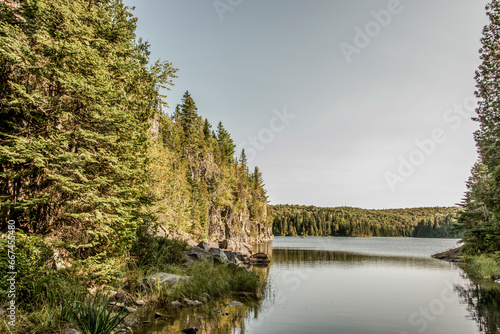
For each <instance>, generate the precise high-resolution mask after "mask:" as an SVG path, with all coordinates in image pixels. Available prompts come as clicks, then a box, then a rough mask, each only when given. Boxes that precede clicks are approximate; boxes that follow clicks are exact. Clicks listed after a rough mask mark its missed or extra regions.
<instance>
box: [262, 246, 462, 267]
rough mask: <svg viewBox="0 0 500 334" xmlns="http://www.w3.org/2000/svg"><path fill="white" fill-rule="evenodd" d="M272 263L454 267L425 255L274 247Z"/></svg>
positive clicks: (291, 265)
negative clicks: (369, 253) (412, 255)
mask: <svg viewBox="0 0 500 334" xmlns="http://www.w3.org/2000/svg"><path fill="white" fill-rule="evenodd" d="M271 263H276V264H280V265H282V266H288V267H294V266H302V267H304V266H305V267H325V266H326V267H328V266H343V267H356V266H367V265H370V266H395V267H417V268H426V269H431V268H436V269H440V268H445V269H449V268H453V265H452V264H449V263H447V262H444V261H439V260H435V259H432V258H424V257H403V256H389V255H367V254H361V253H350V252H337V251H325V250H303V249H286V248H285V249H274V250H273V256H272V259H271Z"/></svg>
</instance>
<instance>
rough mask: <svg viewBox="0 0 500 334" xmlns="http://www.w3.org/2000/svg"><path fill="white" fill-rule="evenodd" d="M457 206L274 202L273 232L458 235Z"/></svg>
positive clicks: (302, 233) (344, 234)
mask: <svg viewBox="0 0 500 334" xmlns="http://www.w3.org/2000/svg"><path fill="white" fill-rule="evenodd" d="M457 212H458V208H440V207H434V208H413V209H390V210H365V209H358V208H351V207H338V208H318V207H314V206H299V205H276V206H273V216H274V218H273V232H274V234H275V235H281V236H351V237H358V236H382V237H427V238H449V237H457V234H456V232H454V231H452V228H453V225H454V223H455V216H456V214H457Z"/></svg>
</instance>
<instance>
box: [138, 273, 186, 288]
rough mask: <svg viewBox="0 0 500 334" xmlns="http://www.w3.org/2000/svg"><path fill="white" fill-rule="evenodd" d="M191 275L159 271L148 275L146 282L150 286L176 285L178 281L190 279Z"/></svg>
mask: <svg viewBox="0 0 500 334" xmlns="http://www.w3.org/2000/svg"><path fill="white" fill-rule="evenodd" d="M190 279H191V277H189V276H180V275H174V274H167V273H158V274H155V275H152V276H148V277H146V279H145V280H146V282H147V283H148V284H149V285H150V286H165V285H168V286H171V285H176V284H177V283H179V282H180V283H182V282H185V281H187V280H190Z"/></svg>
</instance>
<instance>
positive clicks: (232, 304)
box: [227, 301, 245, 306]
mask: <svg viewBox="0 0 500 334" xmlns="http://www.w3.org/2000/svg"><path fill="white" fill-rule="evenodd" d="M242 305H245V304H243V303H240V302H237V301H232V302H230V303H229V304H227V306H242Z"/></svg>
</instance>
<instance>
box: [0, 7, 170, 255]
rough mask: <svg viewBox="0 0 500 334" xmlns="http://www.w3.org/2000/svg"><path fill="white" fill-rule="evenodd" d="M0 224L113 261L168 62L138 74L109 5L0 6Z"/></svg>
mask: <svg viewBox="0 0 500 334" xmlns="http://www.w3.org/2000/svg"><path fill="white" fill-rule="evenodd" d="M0 22H1V24H0V77H1V80H0V113H1V119H2V121H1V122H0V196H1V201H0V202H1V204H0V205H1V210H0V212H1V216H2V219H7V218H8V219H16V220H18V221H20V223H21V225H22V226H24V227H25V228H26V229H28V230H29V231H31V232H37V233H42V234H52V235H56V236H59V237H61V238H64V240H66V241H68V242H69V243H70V244H73V245H74V247H75V249H78V250H79V254H80V255H81V256H83V257H87V256H93V255H98V254H101V255H102V254H120V253H121V252H122V251H123V250H125V249H127V247H128V245H129V244H130V240H131V239H132V238H133V237H134V231H135V228H136V227H137V224H139V223H140V221H141V217H140V214H139V212H140V210H139V209H140V207H141V205H142V204H143V203H144V201H145V200H146V198H145V194H146V192H145V191H144V189H145V181H146V179H147V177H148V175H147V173H146V168H145V165H146V164H147V159H146V151H147V148H148V145H149V142H150V140H149V136H150V133H149V128H150V126H151V122H150V120H151V119H152V118H153V116H154V113H155V112H157V111H158V110H160V108H161V101H160V97H161V95H160V93H159V90H160V87H165V86H168V85H169V84H171V78H172V77H173V76H174V73H175V69H174V68H173V67H172V66H171V64H169V63H159V62H158V63H156V64H155V65H153V66H152V67H149V66H148V56H149V51H148V45H147V44H145V43H143V42H141V41H137V40H136V35H135V29H136V24H135V22H136V19H135V18H134V17H133V16H132V15H131V13H130V11H129V9H128V8H127V7H126V6H124V5H123V4H122V2H121V1H118V0H115V1H113V0H104V1H95V0H90V1H89V0H74V1H63V0H32V1H15V0H13V1H10V2H1V3H0Z"/></svg>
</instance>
